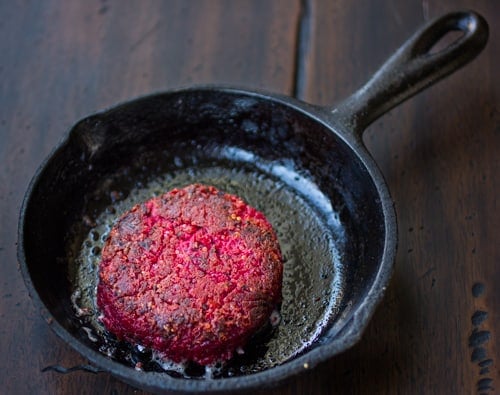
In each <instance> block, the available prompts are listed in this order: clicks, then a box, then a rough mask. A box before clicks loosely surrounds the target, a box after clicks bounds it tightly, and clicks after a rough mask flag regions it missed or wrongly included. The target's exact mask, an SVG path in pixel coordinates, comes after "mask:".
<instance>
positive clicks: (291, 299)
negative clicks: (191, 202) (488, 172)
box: [72, 165, 343, 378]
mask: <svg viewBox="0 0 500 395" xmlns="http://www.w3.org/2000/svg"><path fill="white" fill-rule="evenodd" d="M287 171H288V170H287ZM270 173H271V174H270ZM285 173H286V172H285V170H284V168H280V167H279V166H278V167H274V168H273V169H267V171H265V172H264V171H260V170H257V171H256V170H255V168H253V169H249V168H247V167H245V166H238V167H237V168H229V167H227V165H224V166H210V167H205V168H203V167H201V168H200V167H197V168H185V169H179V170H177V171H174V172H171V173H168V174H166V175H162V176H161V177H158V178H157V179H154V180H152V181H150V182H149V183H148V184H147V185H146V186H142V185H141V186H140V187H137V188H134V189H133V190H131V191H130V192H127V196H126V198H124V199H120V196H122V193H121V191H112V192H111V193H112V194H113V195H114V197H115V198H116V200H117V201H116V202H115V203H114V205H113V208H111V209H107V210H105V211H104V212H102V213H101V214H100V215H98V216H97V217H96V218H95V221H93V222H94V224H95V226H94V227H93V228H92V230H91V231H90V232H89V233H88V235H87V237H86V239H85V240H84V242H83V245H82V247H81V250H80V254H79V256H78V259H77V262H76V264H77V266H76V289H75V292H74V294H73V298H72V301H73V304H74V307H75V311H76V314H77V315H79V316H81V319H82V320H83V321H84V323H85V328H84V329H85V330H86V332H87V334H88V335H89V339H91V340H92V341H94V342H96V343H97V344H98V345H99V347H100V348H99V349H100V351H101V352H103V353H104V354H106V355H108V356H109V357H111V358H113V359H116V360H119V361H121V362H124V363H126V364H129V365H131V366H135V367H136V369H142V370H155V371H165V372H167V373H169V374H170V375H172V376H176V377H197V378H200V377H205V378H218V377H228V376H235V375H242V374H250V373H254V372H258V371H262V370H264V369H268V368H270V367H273V366H275V365H278V364H281V363H283V362H285V361H287V360H289V359H290V358H293V357H294V356H296V355H298V354H300V353H301V352H303V351H304V350H306V349H307V348H308V347H309V346H310V345H311V344H312V343H313V342H314V340H315V339H317V338H318V336H319V335H320V334H321V332H322V331H323V330H324V328H325V325H326V324H327V322H328V321H329V320H331V319H332V318H333V317H334V316H335V314H336V312H337V310H338V307H339V306H338V305H339V301H340V299H341V296H342V295H341V293H342V289H343V276H342V270H341V269H340V266H341V265H340V256H339V253H338V251H339V248H338V247H339V245H340V244H341V243H342V227H341V225H340V223H339V221H338V217H336V215H335V213H334V212H333V210H332V209H331V207H328V202H327V201H326V200H324V201H322V199H321V196H320V194H318V193H317V192H318V191H316V190H315V189H314V187H313V186H311V185H307V180H306V179H305V178H302V177H301V176H300V175H298V174H285ZM192 183H204V184H209V185H214V186H215V187H217V188H219V189H220V190H222V191H225V192H229V193H232V194H236V195H238V196H240V197H242V198H243V199H244V200H245V201H246V202H247V203H248V204H250V205H252V206H254V207H256V208H257V209H258V210H260V211H262V212H263V213H264V214H265V215H266V217H267V218H268V220H269V221H270V223H271V224H272V225H273V227H274V229H275V231H276V233H277V235H278V239H279V242H280V247H281V250H282V254H283V259H284V273H283V288H282V293H283V302H282V305H281V310H280V315H281V316H280V319H279V324H278V325H276V326H275V327H272V326H271V325H269V328H267V330H264V331H262V333H260V334H258V335H256V336H255V338H254V339H253V340H252V341H251V342H250V344H249V345H248V346H247V347H246V348H245V353H244V354H242V355H236V356H235V357H234V358H233V359H232V360H231V361H229V362H228V363H227V364H226V365H224V366H212V367H200V366H196V365H193V364H187V365H183V364H175V363H172V362H170V361H168V360H165V359H163V358H162V357H161V356H158V355H155V353H154V352H151V351H150V350H146V349H144V348H143V347H141V346H140V345H139V346H138V345H128V344H123V342H122V343H118V342H117V341H116V340H113V337H112V336H110V335H109V334H108V333H107V332H106V331H105V330H104V328H103V326H102V324H101V323H100V322H99V319H98V316H99V312H98V311H97V309H96V303H95V300H96V287H97V278H98V267H99V260H100V251H101V249H102V247H103V244H104V242H105V240H106V238H107V235H108V234H109V231H110V230H111V228H112V226H113V224H114V223H115V221H116V220H117V219H118V218H119V217H120V216H121V214H123V213H124V212H126V211H127V210H129V209H130V208H131V207H132V206H134V205H135V204H137V203H140V202H143V201H145V200H147V199H150V198H151V197H153V196H158V195H161V194H163V193H164V192H166V191H169V190H171V189H172V188H175V187H183V186H185V185H188V184H192ZM301 183H302V184H301ZM340 249H341V248H340ZM273 320H274V321H276V315H274V316H273Z"/></svg>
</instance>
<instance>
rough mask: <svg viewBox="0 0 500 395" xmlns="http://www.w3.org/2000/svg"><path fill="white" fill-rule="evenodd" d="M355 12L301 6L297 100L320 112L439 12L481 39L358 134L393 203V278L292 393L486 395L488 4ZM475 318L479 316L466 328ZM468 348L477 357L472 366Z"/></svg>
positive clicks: (495, 138)
mask: <svg viewBox="0 0 500 395" xmlns="http://www.w3.org/2000/svg"><path fill="white" fill-rule="evenodd" d="M361 3H362V6H359V7H353V6H351V7H349V6H348V4H347V2H334V3H328V2H320V1H317V2H316V1H313V2H312V5H311V9H312V11H311V13H312V14H313V16H312V19H314V29H313V31H312V33H311V35H312V38H311V42H312V44H311V48H310V51H309V57H308V61H307V62H305V63H306V65H307V68H308V75H310V79H309V80H308V83H307V84H305V89H304V99H305V100H307V101H311V102H315V103H319V104H323V105H332V104H333V103H335V102H337V101H338V100H340V99H342V98H345V97H346V96H347V95H349V94H350V93H351V92H353V91H354V90H355V89H356V88H358V87H359V86H360V84H361V83H362V82H363V80H365V79H366V78H367V77H368V76H369V75H370V74H371V73H372V72H373V71H374V70H375V69H376V68H377V67H378V66H379V65H380V64H381V63H382V62H383V60H384V58H386V57H387V56H389V55H390V54H391V53H392V52H393V51H394V50H395V49H396V48H397V47H398V45H400V43H402V41H403V40H404V39H405V37H408V36H409V35H410V34H411V33H412V31H414V29H415V28H416V27H417V26H419V25H420V24H422V23H424V22H425V20H428V19H430V18H433V17H435V16H438V15H441V14H443V13H445V12H447V11H452V10H457V9H464V8H471V9H475V10H477V11H478V12H480V13H482V14H484V15H485V16H486V17H488V16H489V17H490V26H491V38H490V42H489V45H488V47H487V48H486V50H485V51H484V53H483V54H481V55H480V57H479V58H478V59H476V60H475V61H474V62H473V63H471V64H470V65H468V66H466V67H465V68H464V69H462V70H460V71H458V72H457V73H456V74H454V75H452V76H450V77H449V78H448V79H446V80H444V81H442V82H440V83H438V84H437V85H436V86H434V87H431V88H430V89H428V90H426V91H425V92H423V93H421V94H420V95H419V96H417V97H415V98H413V99H411V100H410V101H408V102H407V103H404V104H403V105H401V106H400V107H398V108H396V109H394V110H393V111H392V112H390V113H389V114H388V115H386V116H385V117H383V118H382V119H381V120H379V121H378V122H376V123H375V124H373V125H372V126H371V127H370V128H369V129H368V130H367V131H366V132H365V142H366V144H367V146H368V148H369V150H370V151H371V153H372V154H373V156H374V157H375V159H376V161H377V163H378V164H379V165H380V168H381V170H382V173H383V174H384V175H385V177H386V179H387V182H388V184H389V189H390V191H391V193H392V196H393V198H394V201H395V205H396V211H397V216H398V222H399V250H398V256H397V260H396V272H395V275H394V278H393V281H392V283H391V287H390V289H389V293H388V295H387V298H386V300H385V302H384V303H383V304H382V306H381V307H380V309H379V310H378V312H377V314H376V316H375V319H374V320H373V322H372V324H371V325H370V327H369V329H368V331H367V333H366V336H365V337H364V338H363V339H362V341H361V342H360V344H359V345H357V346H356V347H354V349H353V350H351V351H349V352H347V353H346V354H344V355H342V356H341V357H340V358H336V359H333V360H331V361H330V362H329V363H327V364H325V366H322V367H320V369H318V370H317V371H316V372H315V373H314V375H311V378H310V381H309V383H308V384H306V385H305V387H304V388H307V387H308V386H309V385H312V383H313V382H318V381H319V382H321V381H322V385H323V386H324V387H325V388H326V387H329V388H334V389H335V390H336V391H337V392H340V393H391V394H396V393H404V394H421V393H426V394H428V393H436V394H444V393H449V394H459V393H463V394H473V393H483V392H484V393H497V391H500V381H499V378H500V377H499V370H498V367H499V366H500V365H499V363H500V361H499V358H500V355H499V354H498V348H497V347H496V343H497V340H496V338H497V337H498V335H499V334H498V333H495V329H494V328H498V327H499V326H498V324H499V322H498V315H497V314H495V313H494V311H495V310H496V311H497V310H498V308H499V306H500V305H499V302H500V299H499V294H498V290H497V288H496V287H497V282H498V280H499V279H500V278H499V277H498V276H499V271H498V262H499V261H500V249H499V246H498V243H497V240H498V236H497V232H496V229H498V228H499V225H500V212H499V210H498V201H497V199H498V192H499V191H500V176H499V170H500V167H499V165H500V160H499V155H498V149H499V147H500V135H499V121H500V119H499V113H498V107H497V106H498V94H499V81H498V77H496V76H495V75H494V74H495V72H494V70H496V69H497V68H498V66H499V55H498V54H499V41H498V34H496V33H497V30H498V27H497V26H495V20H498V17H497V18H496V19H495V18H493V20H491V17H493V15H494V14H495V12H496V13H497V15H498V10H499V8H498V5H495V4H494V2H488V1H460V2H459V1H439V2H437V1H427V2H417V1H408V2H397V3H396V2H389V1H387V2H382V3H383V4H382V5H381V4H379V3H378V2H377V4H376V5H375V3H374V2H369V1H366V2H361ZM328 21H330V22H328ZM346 32H347V33H346ZM346 34H347V36H346ZM329 45H330V46H331V47H332V52H328V51H326V50H325V48H327V47H328V46H329ZM475 283H481V284H484V286H485V291H484V294H483V295H482V296H481V297H477V298H475V297H474V296H473V294H472V287H473V285H474V284H475ZM478 311H484V312H487V313H488V315H487V318H485V320H484V321H483V322H482V323H481V324H479V325H474V323H473V322H472V321H471V317H473V315H474V313H476V312H478ZM478 335H479V336H478ZM475 343H478V344H475ZM478 349H479V353H481V352H482V351H484V355H477V356H475V358H472V353H473V352H474V350H476V354H477V353H478V351H477V350H478ZM488 359H489V360H491V361H490V362H487V363H490V365H488V369H487V370H484V369H483V370H482V369H481V367H480V366H479V364H480V363H481V360H483V361H484V360H488ZM327 372H330V374H327ZM481 380H482V381H481Z"/></svg>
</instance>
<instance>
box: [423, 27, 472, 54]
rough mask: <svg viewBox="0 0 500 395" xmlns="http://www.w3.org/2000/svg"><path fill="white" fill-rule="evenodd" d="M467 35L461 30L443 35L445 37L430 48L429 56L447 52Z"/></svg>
mask: <svg viewBox="0 0 500 395" xmlns="http://www.w3.org/2000/svg"><path fill="white" fill-rule="evenodd" d="M465 35H466V33H465V32H463V31H462V30H459V29H457V30H451V31H449V32H448V33H446V34H445V35H443V37H441V38H440V39H439V41H438V42H437V43H436V44H434V45H433V46H432V47H431V48H430V50H429V54H430V55H434V54H437V53H439V52H441V51H443V50H445V49H446V48H448V47H450V46H451V45H452V44H454V43H456V42H458V40H460V39H461V38H462V37H464V36H465Z"/></svg>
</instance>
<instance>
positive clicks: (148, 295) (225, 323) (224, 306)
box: [97, 184, 283, 365]
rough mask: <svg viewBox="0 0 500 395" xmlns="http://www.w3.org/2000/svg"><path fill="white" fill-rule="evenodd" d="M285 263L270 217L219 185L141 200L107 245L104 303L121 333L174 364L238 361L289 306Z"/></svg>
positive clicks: (108, 320)
mask: <svg viewBox="0 0 500 395" xmlns="http://www.w3.org/2000/svg"><path fill="white" fill-rule="evenodd" d="M282 275H283V264H282V258H281V252H280V248H279V244H278V240H277V237H276V234H275V232H274V230H273V229H272V227H271V225H270V223H269V222H268V221H267V219H266V218H265V217H264V215H263V214H262V213H261V212H259V211H257V210H256V209H255V208H253V207H250V206H249V205H247V204H246V203H245V202H244V201H243V200H241V199H240V198H239V197H237V196H234V195H231V194H228V193H224V192H221V191H219V190H217V189H216V188H215V187H212V186H205V185H200V184H193V185H189V186H187V187H184V188H181V189H173V190H172V191H170V192H167V193H165V194H164V195H162V196H160V197H155V198H152V199H150V200H148V201H146V202H144V203H141V204H138V205H136V206H134V207H133V208H132V209H131V210H130V211H128V212H126V213H125V214H124V215H123V216H122V217H121V218H120V219H119V220H118V221H117V223H116V224H115V226H114V227H113V229H112V230H111V232H110V235H109V238H108V240H107V241H106V243H105V245H104V248H103V250H102V257H101V262H100V266H99V282H98V287H97V305H98V307H99V309H100V310H101V313H102V314H101V320H102V322H103V324H104V325H105V327H106V329H107V330H109V331H110V332H111V333H113V334H115V335H116V336H117V337H118V338H119V339H124V340H127V341H129V342H132V343H138V344H141V345H143V346H146V347H150V348H152V349H154V350H157V351H159V352H160V353H161V354H163V355H164V356H165V357H167V358H169V359H171V360H173V361H174V362H185V361H194V362H197V363H200V364H202V365H208V364H212V363H215V362H219V361H225V360H228V359H230V358H231V357H232V356H233V354H234V352H235V350H238V349H239V348H240V347H243V346H244V345H245V344H246V342H247V341H248V339H249V338H250V337H251V336H252V335H253V334H254V333H255V332H256V331H258V330H259V329H260V328H261V327H263V326H264V324H265V323H266V321H267V320H268V319H269V316H270V314H271V312H272V311H273V309H275V308H276V306H277V305H278V304H279V303H280V302H281V283H282Z"/></svg>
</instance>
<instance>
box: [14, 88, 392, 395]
mask: <svg viewBox="0 0 500 395" xmlns="http://www.w3.org/2000/svg"><path fill="white" fill-rule="evenodd" d="M195 92H212V93H215V92H218V93H223V94H240V95H244V96H247V97H255V98H259V99H263V100H265V101H267V102H274V103H278V104H281V105H283V106H285V107H288V108H291V109H292V110H293V111H295V112H298V113H301V115H302V116H305V117H308V118H310V119H312V120H313V121H314V122H317V123H319V124H321V125H323V126H324V127H326V128H327V129H328V130H330V131H331V132H332V133H334V134H335V135H336V136H337V137H339V138H340V139H341V140H342V141H343V143H344V144H346V145H347V146H348V148H349V149H350V150H351V151H352V152H353V153H354V155H355V156H356V157H357V158H359V160H360V161H361V163H362V165H363V166H364V168H365V169H366V171H367V173H368V176H369V177H370V179H371V181H372V182H373V184H374V186H375V188H376V191H377V194H378V198H379V199H380V208H381V210H382V214H383V219H384V230H385V234H384V235H381V236H380V237H381V238H382V237H383V238H384V241H383V252H382V256H381V258H380V261H379V263H378V269H377V270H376V275H375V276H374V280H373V282H372V283H371V284H370V287H369V291H368V293H367V295H366V296H365V297H364V299H362V301H361V302H360V304H359V306H358V307H357V308H356V310H354V311H353V312H352V315H351V316H350V318H349V319H348V320H347V321H346V322H345V324H344V325H343V326H342V327H341V328H339V333H341V336H340V337H339V338H337V339H333V340H332V341H331V342H329V343H326V344H321V345H318V346H317V347H315V348H314V349H311V350H308V351H306V352H305V353H304V354H302V355H300V356H298V357H295V358H293V359H291V360H288V361H286V362H284V363H283V364H281V365H277V366H274V367H272V368H270V369H266V370H263V371H260V372H257V373H252V374H249V375H245V376H238V377H229V378H222V379H213V380H212V379H206V380H189V379H182V378H174V377H171V376H169V375H167V374H165V373H157V372H139V371H135V370H134V369H133V368H130V367H128V366H125V365H122V364H120V363H118V362H115V361H113V360H111V359H109V358H107V357H105V356H104V355H101V354H100V353H98V352H96V351H94V350H92V349H91V348H89V347H87V346H86V345H84V344H83V343H81V342H80V341H76V342H75V340H77V339H75V337H74V336H73V335H71V334H70V333H69V332H68V331H67V330H66V329H65V328H64V327H63V326H62V325H61V324H59V323H58V322H57V321H56V320H54V319H52V314H51V313H50V311H49V309H48V307H47V306H46V305H45V303H44V302H43V301H42V299H41V297H40V296H39V294H38V292H37V291H36V288H35V285H34V283H33V281H32V279H31V275H30V272H29V268H28V264H27V261H26V254H25V248H24V235H25V214H26V212H27V209H28V207H29V205H30V198H31V196H32V192H33V190H34V189H35V188H36V186H37V184H38V183H39V182H40V179H41V178H42V176H43V173H44V171H45V169H46V167H47V165H48V163H49V162H50V159H51V158H52V157H53V156H54V155H56V154H57V152H59V151H61V150H63V149H64V148H65V147H66V146H67V145H68V144H69V142H70V134H71V132H72V130H73V129H74V127H75V125H77V124H78V123H79V122H81V121H82V120H84V119H87V118H90V117H93V116H98V115H100V114H104V113H107V112H110V111H113V110H116V109H118V108H120V107H122V106H126V105H130V104H131V103H133V102H136V101H140V100H143V99H146V98H151V97H154V96H162V95H173V94H179V93H195ZM396 245H397V223H396V214H395V210H394V205H393V202H392V199H391V197H390V194H389V190H388V188H387V185H386V182H385V180H384V178H383V176H382V173H381V172H380V170H379V168H378V166H377V164H376V162H375V161H374V159H373V158H372V157H371V155H370V154H369V152H368V151H367V149H366V148H365V146H364V145H363V143H362V142H361V141H360V140H359V139H357V138H356V136H355V135H354V133H352V131H350V130H349V128H348V126H347V125H343V124H342V123H341V122H340V121H339V120H338V119H336V118H335V116H334V115H332V114H331V112H330V109H328V108H324V107H320V106H316V105H312V104H309V103H306V102H302V101H300V100H297V99H295V98H292V97H288V96H284V95H279V94H274V93H268V92H265V91H262V90H255V89H248V88H239V87H234V86H225V85H197V86H191V87H187V88H178V89H173V90H168V91H161V92H156V93H151V94H147V95H143V96H139V97H136V98H133V99H131V100H127V101H123V102H121V103H118V104H116V105H113V106H111V107H109V108H107V109H104V110H102V111H99V112H97V113H94V114H91V115H89V116H86V117H84V118H83V119H81V120H79V121H78V122H76V123H75V124H74V125H73V126H72V127H71V128H70V129H69V131H68V132H67V133H66V134H65V135H64V136H63V138H62V140H61V141H60V142H59V143H58V144H57V145H56V146H55V148H54V149H53V150H52V151H51V152H50V153H49V155H48V156H47V157H46V158H45V159H44V160H43V161H42V163H41V164H40V166H39V167H38V169H37V171H36V172H35V174H34V176H33V178H32V180H31V181H30V183H29V186H28V189H27V191H26V193H25V195H24V198H23V202H22V206H21V211H20V218H19V224H18V248H17V256H18V261H19V263H20V266H21V272H22V275H23V279H24V281H25V284H26V286H27V288H28V291H29V295H30V297H31V299H32V300H33V301H34V303H35V304H36V305H37V307H38V308H39V309H40V313H41V315H42V317H43V318H44V319H45V320H46V321H47V323H48V324H49V326H50V327H51V328H52V330H54V332H55V333H56V334H57V335H58V336H59V337H60V338H62V339H63V340H64V341H65V342H66V343H68V344H69V345H70V346H71V347H73V349H75V350H76V351H77V352H79V353H80V354H81V355H82V356H84V357H85V358H88V359H89V360H90V361H91V362H92V363H95V364H96V365H97V366H98V367H99V368H103V371H108V372H109V373H111V374H112V375H114V376H115V377H118V378H120V379H121V380H122V381H125V382H127V383H129V384H132V385H134V386H140V387H141V388H145V389H149V390H153V391H165V390H168V391H174V392H185V391H194V392H205V393H211V392H212V393H214V392H223V391H231V390H234V389H251V388H256V387H257V386H259V387H262V385H263V384H264V385H268V386H269V385H273V386H274V385H277V384H279V383H280V382H282V381H284V380H285V379H287V378H289V377H291V376H293V375H295V374H297V373H300V372H303V371H307V370H309V369H311V368H312V367H314V366H315V365H317V364H318V363H320V362H324V361H325V360H327V359H329V358H331V357H333V356H335V355H337V354H340V353H341V352H344V351H346V350H347V349H348V348H350V347H352V346H353V345H354V344H355V343H356V342H357V341H358V340H359V339H360V337H361V336H362V334H363V332H364V331H365V329H366V327H367V325H368V322H369V320H370V318H371V316H372V315H373V314H374V312H375V309H376V307H377V305H378V304H379V303H380V301H381V300H382V298H383V295H384V293H385V290H386V288H387V285H388V283H389V280H390V278H391V275H392V272H393V267H394V261H395V254H396Z"/></svg>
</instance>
